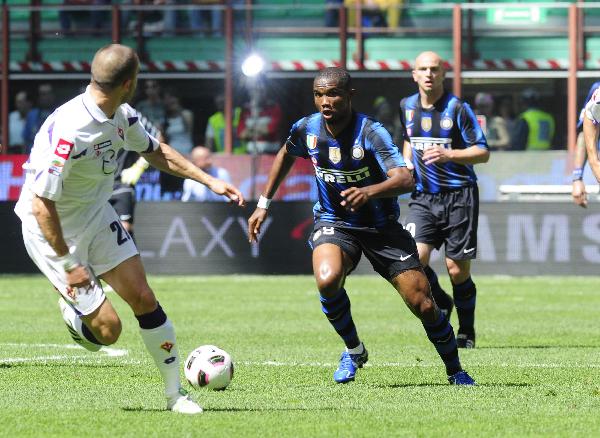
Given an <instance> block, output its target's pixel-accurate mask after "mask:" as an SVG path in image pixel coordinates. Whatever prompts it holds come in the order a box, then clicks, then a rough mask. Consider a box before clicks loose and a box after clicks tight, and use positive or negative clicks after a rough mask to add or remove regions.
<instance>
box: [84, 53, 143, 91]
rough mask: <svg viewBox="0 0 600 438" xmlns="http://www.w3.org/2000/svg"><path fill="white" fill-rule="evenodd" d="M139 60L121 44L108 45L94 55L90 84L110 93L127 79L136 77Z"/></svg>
mask: <svg viewBox="0 0 600 438" xmlns="http://www.w3.org/2000/svg"><path fill="white" fill-rule="evenodd" d="M139 63H140V62H139V59H138V56H137V55H136V53H135V51H134V50H133V49H132V48H130V47H127V46H123V45H121V44H109V45H107V46H104V47H102V48H101V49H100V50H98V51H97V52H96V54H95V55H94V60H93V61H92V83H94V84H95V85H97V86H98V87H99V88H100V89H101V90H103V91H105V92H110V91H112V90H114V89H115V88H117V87H119V86H120V85H122V84H123V82H125V81H127V80H128V79H134V78H135V77H136V74H137V71H138V67H139Z"/></svg>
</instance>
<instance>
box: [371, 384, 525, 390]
mask: <svg viewBox="0 0 600 438" xmlns="http://www.w3.org/2000/svg"><path fill="white" fill-rule="evenodd" d="M440 386H445V387H448V388H450V387H451V386H452V385H450V384H448V383H425V382H423V383H390V384H370V385H369V387H373V388H392V389H394V388H434V387H440ZM530 386H534V385H532V384H530V383H478V384H477V385H475V387H486V388H487V387H490V388H521V387H522V388H525V387H530Z"/></svg>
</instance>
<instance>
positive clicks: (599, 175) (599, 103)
mask: <svg viewBox="0 0 600 438" xmlns="http://www.w3.org/2000/svg"><path fill="white" fill-rule="evenodd" d="M599 130H600V88H598V89H597V90H596V91H594V94H592V97H591V98H590V100H589V101H588V103H587V104H586V105H585V117H584V118H583V138H584V139H585V149H586V151H587V157H588V163H589V165H590V169H592V172H593V174H594V176H595V177H596V180H597V181H599V182H600V159H598V132H599Z"/></svg>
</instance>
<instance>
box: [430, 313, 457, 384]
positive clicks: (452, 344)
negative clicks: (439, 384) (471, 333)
mask: <svg viewBox="0 0 600 438" xmlns="http://www.w3.org/2000/svg"><path fill="white" fill-rule="evenodd" d="M423 327H424V328H425V333H427V337H428V338H429V340H430V341H431V343H432V344H433V346H434V347H435V349H436V350H437V352H438V354H439V355H440V357H441V358H442V360H443V361H444V365H446V374H448V375H449V376H451V375H453V374H456V373H458V372H459V371H461V370H462V367H461V366H460V359H459V358H458V346H457V345H456V337H455V336H454V330H452V326H451V325H450V322H448V320H447V319H446V318H444V315H442V314H441V313H440V314H439V316H438V319H437V321H436V322H435V323H433V324H426V323H425V322H423Z"/></svg>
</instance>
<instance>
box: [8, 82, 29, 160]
mask: <svg viewBox="0 0 600 438" xmlns="http://www.w3.org/2000/svg"><path fill="white" fill-rule="evenodd" d="M30 111H31V101H30V100H29V98H28V97H27V93H26V92H25V91H19V92H18V93H17V94H16V95H15V110H14V111H11V112H10V113H9V114H8V153H9V154H25V153H29V150H30V149H31V143H27V141H26V140H25V126H26V124H27V115H28V114H29V112H30Z"/></svg>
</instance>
